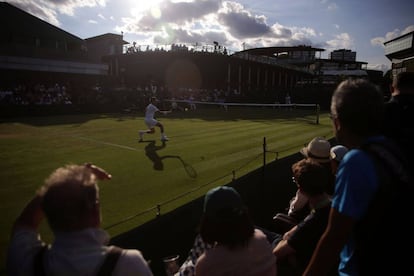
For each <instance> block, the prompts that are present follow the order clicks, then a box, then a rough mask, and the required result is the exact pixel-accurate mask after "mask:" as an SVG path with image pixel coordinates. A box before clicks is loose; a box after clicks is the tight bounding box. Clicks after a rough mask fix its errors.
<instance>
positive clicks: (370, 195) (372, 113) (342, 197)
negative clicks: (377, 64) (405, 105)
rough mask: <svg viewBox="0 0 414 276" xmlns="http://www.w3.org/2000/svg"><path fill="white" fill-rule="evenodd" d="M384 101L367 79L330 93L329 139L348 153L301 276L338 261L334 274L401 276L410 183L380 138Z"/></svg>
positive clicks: (408, 237) (321, 270)
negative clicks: (325, 222) (325, 219)
mask: <svg viewBox="0 0 414 276" xmlns="http://www.w3.org/2000/svg"><path fill="white" fill-rule="evenodd" d="M383 110H384V102H383V96H382V94H381V93H380V91H379V90H378V88H377V87H376V86H375V85H373V84H372V83H370V82H369V81H367V80H363V79H356V80H346V81H343V82H341V83H340V84H339V86H338V87H337V88H336V90H335V91H334V94H333V96H332V101H331V117H332V123H333V129H334V133H335V137H336V139H337V140H338V142H339V143H340V144H343V145H344V146H346V147H347V148H348V149H349V151H348V153H347V154H346V156H345V157H344V159H343V160H342V161H341V163H340V165H339V168H338V171H337V176H336V182H335V191H334V194H333V198H332V204H331V210H330V214H329V220H328V225H327V228H326V230H325V232H324V233H323V234H322V237H321V239H320V240H319V243H318V245H317V246H316V249H315V251H314V253H313V256H312V258H311V261H310V262H309V265H308V267H307V268H306V270H305V272H304V274H303V275H306V276H309V275H318V276H320V275H326V274H328V272H329V271H330V269H331V268H332V267H334V266H335V264H336V260H337V258H338V256H339V258H340V261H339V267H338V274H339V275H353V276H354V275H368V274H369V275H383V274H384V273H386V274H387V273H390V275H402V274H400V272H403V271H405V269H408V268H407V267H408V265H409V262H408V259H407V258H408V255H409V254H403V253H400V252H401V250H400V248H401V247H402V246H403V245H404V244H405V242H407V244H412V238H411V237H412V233H411V234H410V231H412V227H409V226H408V225H407V223H406V218H407V215H408V214H409V213H410V211H411V209H412V208H410V206H409V200H406V199H407V197H409V196H410V195H412V191H413V189H412V186H413V185H412V181H411V180H410V177H409V176H408V174H409V173H408V172H409V170H408V169H407V164H406V163H404V160H403V158H401V157H402V155H401V154H400V152H399V149H398V147H396V146H395V145H394V144H393V143H392V142H391V141H390V140H388V139H387V138H386V137H385V136H383V135H382V134H381V129H382V118H383Z"/></svg>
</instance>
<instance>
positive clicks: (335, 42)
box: [326, 33, 354, 51]
mask: <svg viewBox="0 0 414 276" xmlns="http://www.w3.org/2000/svg"><path fill="white" fill-rule="evenodd" d="M326 45H327V48H328V49H327V50H328V51H333V50H337V49H352V48H353V46H354V41H353V39H352V38H351V36H350V35H349V34H348V33H341V34H339V35H336V36H335V39H332V40H329V41H327V42H326Z"/></svg>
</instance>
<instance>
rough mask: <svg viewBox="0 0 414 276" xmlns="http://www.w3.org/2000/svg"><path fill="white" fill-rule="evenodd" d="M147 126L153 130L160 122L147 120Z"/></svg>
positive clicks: (151, 119)
mask: <svg viewBox="0 0 414 276" xmlns="http://www.w3.org/2000/svg"><path fill="white" fill-rule="evenodd" d="M145 124H146V125H147V127H148V128H153V127H155V126H156V125H157V124H158V121H157V120H155V119H153V118H145Z"/></svg>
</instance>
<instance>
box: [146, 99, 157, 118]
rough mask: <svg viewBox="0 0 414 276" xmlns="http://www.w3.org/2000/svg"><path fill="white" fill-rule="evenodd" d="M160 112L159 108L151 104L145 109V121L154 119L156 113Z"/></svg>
mask: <svg viewBox="0 0 414 276" xmlns="http://www.w3.org/2000/svg"><path fill="white" fill-rule="evenodd" d="M157 111H159V109H158V107H156V106H155V105H153V104H152V103H150V104H149V105H147V107H146V108H145V119H154V115H155V112H157Z"/></svg>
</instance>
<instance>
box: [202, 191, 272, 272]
mask: <svg viewBox="0 0 414 276" xmlns="http://www.w3.org/2000/svg"><path fill="white" fill-rule="evenodd" d="M200 235H201V238H202V239H203V241H204V242H205V243H207V244H208V245H211V246H212V248H211V249H208V250H206V251H205V252H204V253H203V254H202V255H201V256H200V257H199V258H198V260H197V262H196V265H195V271H196V275H197V276H204V275H208V276H214V275H244V276H249V275H257V276H259V275H260V276H266V275H269V276H275V275H276V258H275V256H274V255H273V254H272V248H271V245H270V243H269V242H268V241H267V238H266V236H265V235H264V234H263V232H262V231H261V230H259V229H256V228H255V226H254V224H253V222H252V220H251V218H250V216H249V213H248V210H247V207H246V206H245V205H244V203H243V201H242V199H241V197H240V195H239V194H238V193H237V191H236V190H235V189H233V188H231V187H227V186H221V187H216V188H213V189H211V190H210V191H208V192H207V194H206V196H205V198H204V209H203V216H202V218H201V223H200Z"/></svg>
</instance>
